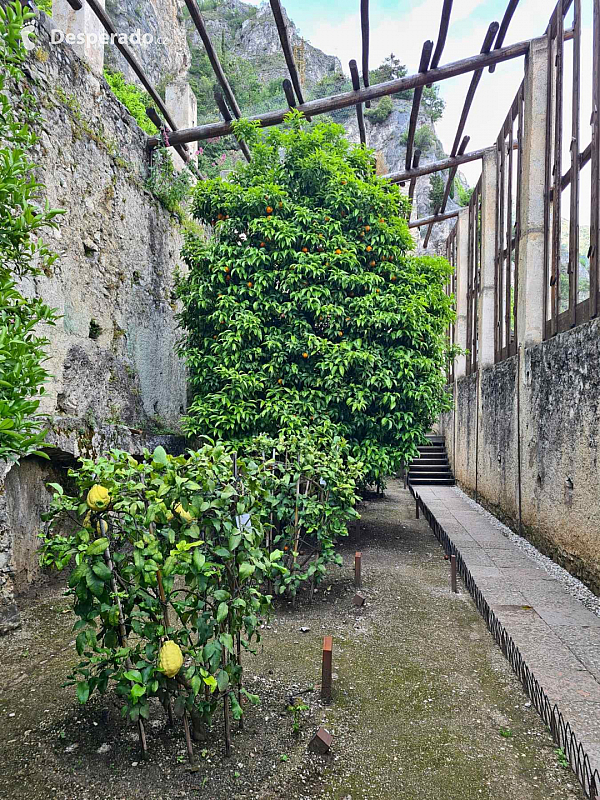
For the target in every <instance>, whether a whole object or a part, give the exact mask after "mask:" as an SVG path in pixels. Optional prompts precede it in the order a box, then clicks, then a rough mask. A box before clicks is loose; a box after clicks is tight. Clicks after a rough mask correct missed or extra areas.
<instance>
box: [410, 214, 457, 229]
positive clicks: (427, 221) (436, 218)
mask: <svg viewBox="0 0 600 800" xmlns="http://www.w3.org/2000/svg"><path fill="white" fill-rule="evenodd" d="M454 217H458V211H447V212H446V213H445V214H434V215H433V216H432V217H422V218H421V219H415V220H413V221H412V222H409V223H408V227H409V228H420V227H421V226H423V225H433V224H434V223H435V222H443V221H444V220H445V219H453V218H454Z"/></svg>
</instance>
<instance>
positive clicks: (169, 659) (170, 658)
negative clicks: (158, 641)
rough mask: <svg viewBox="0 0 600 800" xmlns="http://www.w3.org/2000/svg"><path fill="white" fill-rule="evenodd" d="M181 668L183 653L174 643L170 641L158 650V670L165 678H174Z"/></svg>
mask: <svg viewBox="0 0 600 800" xmlns="http://www.w3.org/2000/svg"><path fill="white" fill-rule="evenodd" d="M182 666H183V653H182V652H181V648H180V647H179V645H178V644H176V642H172V641H171V640H170V639H169V640H168V641H166V642H165V643H164V644H163V646H162V647H161V648H160V650H159V653H158V668H159V669H160V671H161V672H164V673H165V675H166V676H167V678H174V677H175V675H177V673H178V672H179V670H180V669H181V667H182Z"/></svg>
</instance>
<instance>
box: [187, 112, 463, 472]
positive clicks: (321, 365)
mask: <svg viewBox="0 0 600 800" xmlns="http://www.w3.org/2000/svg"><path fill="white" fill-rule="evenodd" d="M235 127H236V134H237V135H238V136H240V137H242V138H244V139H245V140H246V141H247V142H248V143H249V144H250V145H251V147H252V154H253V158H252V161H251V163H249V164H247V165H238V167H237V168H236V170H235V171H234V172H233V173H232V174H231V175H230V176H229V178H228V180H222V179H216V180H211V181H206V182H204V183H200V184H198V186H197V187H196V188H195V191H194V197H193V209H194V214H195V216H196V217H197V218H198V219H199V220H200V221H202V222H204V223H207V224H209V225H211V226H213V228H214V235H213V236H211V237H210V238H206V239H203V238H201V237H189V238H188V239H187V243H186V247H185V250H184V257H185V260H186V262H187V264H188V266H189V274H187V276H186V277H185V278H183V279H182V280H181V281H180V285H179V295H180V297H181V299H182V301H183V304H184V310H183V313H182V315H181V324H182V326H183V329H184V336H183V340H182V352H183V353H184V355H185V356H186V358H187V362H188V365H189V371H190V381H191V388H192V393H193V401H192V403H191V407H190V410H189V415H188V417H187V420H186V423H185V424H186V427H187V431H188V432H189V433H190V434H192V435H197V434H202V433H205V432H208V431H210V432H212V434H216V435H217V436H219V437H221V438H223V439H226V440H235V441H246V440H247V439H248V437H251V436H253V435H255V434H257V433H263V432H266V433H271V434H273V433H276V432H277V431H279V430H280V429H282V428H287V427H291V428H293V429H296V430H297V429H304V430H307V429H309V428H310V427H311V426H313V425H315V424H316V423H318V422H319V421H321V420H325V419H326V420H329V421H330V422H331V423H332V424H333V425H334V427H335V429H336V431H337V433H338V434H339V435H342V436H343V437H345V438H346V439H347V441H348V443H349V445H350V450H351V452H352V453H353V455H355V456H356V457H357V458H358V459H359V460H361V461H363V462H364V464H365V468H366V479H367V481H368V482H371V483H381V482H383V480H384V479H385V476H386V475H389V474H390V473H392V472H393V471H395V470H396V469H397V468H398V467H399V465H400V464H401V462H406V461H409V460H410V459H411V458H412V457H413V456H414V454H415V452H416V447H417V445H418V443H420V442H421V441H422V439H423V436H424V434H425V433H426V432H427V431H428V430H429V428H430V426H431V424H432V422H433V421H434V419H435V418H436V417H437V415H438V414H439V413H440V412H441V411H443V410H445V409H447V408H448V407H449V404H450V399H449V397H448V396H447V394H446V392H445V390H444V366H445V359H446V357H447V353H446V349H447V345H446V330H447V327H448V324H449V322H450V321H451V319H452V318H453V310H452V301H451V298H449V297H448V296H447V295H446V294H445V291H444V285H445V284H446V283H447V280H448V276H449V274H450V270H451V268H450V266H449V264H448V263H447V262H446V261H445V260H444V259H442V258H437V257H430V256H424V257H416V256H415V255H413V254H412V253H411V252H410V251H411V248H412V247H413V241H412V238H411V235H410V233H409V230H408V227H407V222H406V217H407V214H408V210H409V206H408V201H407V199H406V198H405V197H403V196H402V195H401V193H400V189H399V187H397V186H394V185H391V184H389V183H388V182H386V181H384V180H383V179H381V178H379V177H377V176H376V174H375V166H374V158H373V154H372V152H371V151H369V150H367V149H365V148H363V147H359V146H353V145H351V144H349V143H348V142H347V141H346V140H345V139H344V135H343V129H342V128H341V127H340V126H338V125H335V124H333V123H328V122H321V123H317V124H314V125H312V126H310V127H309V126H308V125H307V123H306V122H305V121H304V119H303V118H302V116H301V114H299V113H298V112H296V111H294V112H291V113H290V114H289V115H288V117H287V120H286V125H285V126H284V127H283V128H282V129H276V130H273V131H271V132H269V133H267V134H266V135H261V134H260V132H259V131H258V130H257V128H256V126H255V124H254V123H251V122H248V121H244V120H242V121H240V122H237V123H236V125H235Z"/></svg>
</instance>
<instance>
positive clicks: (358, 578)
mask: <svg viewBox="0 0 600 800" xmlns="http://www.w3.org/2000/svg"><path fill="white" fill-rule="evenodd" d="M354 585H355V586H356V588H357V589H360V587H361V586H362V553H361V552H360V550H357V551H356V553H355V555H354Z"/></svg>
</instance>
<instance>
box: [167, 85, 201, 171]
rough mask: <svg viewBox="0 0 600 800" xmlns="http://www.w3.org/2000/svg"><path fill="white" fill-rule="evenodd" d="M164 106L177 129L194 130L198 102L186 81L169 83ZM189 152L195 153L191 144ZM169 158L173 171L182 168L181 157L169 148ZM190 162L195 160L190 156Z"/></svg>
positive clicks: (194, 157)
mask: <svg viewBox="0 0 600 800" xmlns="http://www.w3.org/2000/svg"><path fill="white" fill-rule="evenodd" d="M165 105H166V107H167V109H168V111H169V114H170V115H171V117H172V119H173V122H174V123H175V125H176V126H177V128H195V127H196V125H197V120H198V102H197V100H196V95H195V94H194V92H193V91H192V88H191V86H190V85H189V83H188V82H187V81H186V80H177V81H173V82H172V83H169V84H168V85H167V88H166V90H165ZM189 147H190V151H191V152H195V144H194V143H193V142H192V143H191V144H190V145H189ZM170 153H171V158H172V159H173V164H174V165H175V169H181V168H182V167H183V163H184V162H183V159H182V158H181V156H180V155H179V154H178V153H176V152H175V150H173V148H170ZM192 160H193V161H194V162H195V161H196V160H197V158H196V156H195V155H193V156H192Z"/></svg>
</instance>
